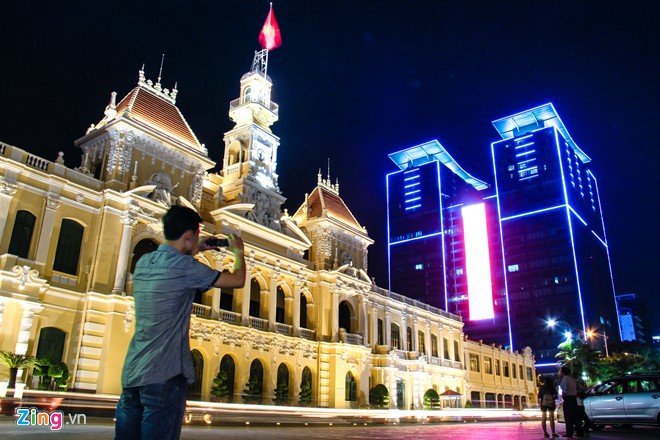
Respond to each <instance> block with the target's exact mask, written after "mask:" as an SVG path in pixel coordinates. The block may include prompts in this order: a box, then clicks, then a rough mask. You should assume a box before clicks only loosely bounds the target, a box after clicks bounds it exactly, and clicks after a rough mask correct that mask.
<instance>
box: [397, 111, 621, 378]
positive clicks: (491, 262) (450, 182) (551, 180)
mask: <svg viewBox="0 0 660 440" xmlns="http://www.w3.org/2000/svg"><path fill="white" fill-rule="evenodd" d="M493 125H494V126H495V128H496V130H497V131H498V133H499V134H500V136H501V137H502V140H500V141H497V142H494V143H493V144H492V145H491V148H492V159H493V170H494V185H493V186H489V185H487V184H486V183H485V182H483V181H482V180H480V179H477V178H475V177H473V176H471V175H470V174H468V173H467V172H465V171H464V170H463V169H462V168H461V167H460V166H459V165H458V163H456V161H455V160H454V159H453V158H452V157H451V156H450V155H449V153H448V152H447V151H446V149H445V148H444V147H443V146H442V145H441V144H440V143H439V142H438V141H431V142H427V143H425V144H422V145H418V146H415V147H411V148H408V149H405V150H402V151H398V152H396V153H392V154H390V155H389V156H390V158H391V159H392V161H393V162H394V163H395V164H396V165H397V166H398V167H399V170H398V171H396V172H393V173H391V174H389V175H388V176H387V196H388V200H387V206H388V213H387V216H388V264H389V287H390V289H391V290H393V291H395V292H400V293H402V294H404V295H406V296H408V297H410V298H414V299H417V300H420V301H422V302H425V303H427V304H430V305H433V306H436V307H440V308H442V309H445V310H447V311H449V312H452V313H455V314H457V315H460V316H462V317H463V320H464V322H465V332H466V333H467V334H468V335H470V337H471V338H473V339H482V340H483V341H484V342H487V343H494V344H499V345H502V346H506V347H511V348H512V349H514V350H519V349H523V348H524V347H525V346H530V347H532V348H533V350H534V352H535V354H536V360H537V363H538V364H543V363H548V364H552V365H554V364H555V362H556V359H555V357H554V356H555V354H556V353H557V345H558V344H559V343H560V342H562V341H563V340H564V339H565V338H566V334H567V333H566V332H568V331H570V332H572V334H573V337H584V335H585V334H586V332H593V334H594V335H596V336H600V339H599V338H596V339H595V340H594V341H595V343H596V341H600V342H599V343H600V344H602V341H603V339H604V338H605V337H612V338H616V339H618V338H619V325H618V318H617V313H616V307H615V299H614V287H613V282H612V273H611V268H610V259H609V252H608V247H607V238H606V235H605V225H604V222H603V216H602V212H601V205H600V198H599V193H598V183H597V181H596V177H595V176H594V174H593V172H592V171H591V170H590V167H589V163H590V161H591V159H590V158H589V157H588V156H587V155H586V154H585V153H584V152H583V151H582V150H581V149H580V148H579V147H578V146H577V145H576V143H575V142H574V141H573V140H572V138H571V137H570V135H569V133H568V131H567V130H566V127H565V126H564V124H563V123H562V121H561V119H560V118H559V116H558V114H557V112H556V111H555V109H554V107H553V106H552V104H545V105H542V106H540V107H537V108H534V109H531V110H527V111H524V112H521V113H517V114H515V115H512V116H508V117H506V118H502V119H498V120H496V121H494V122H493Z"/></svg>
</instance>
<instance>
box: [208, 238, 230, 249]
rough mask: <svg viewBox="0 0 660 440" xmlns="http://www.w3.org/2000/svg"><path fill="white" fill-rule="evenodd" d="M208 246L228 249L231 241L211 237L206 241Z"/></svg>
mask: <svg viewBox="0 0 660 440" xmlns="http://www.w3.org/2000/svg"><path fill="white" fill-rule="evenodd" d="M206 245H207V246H213V247H227V246H229V240H227V239H226V238H218V237H211V238H207V239H206Z"/></svg>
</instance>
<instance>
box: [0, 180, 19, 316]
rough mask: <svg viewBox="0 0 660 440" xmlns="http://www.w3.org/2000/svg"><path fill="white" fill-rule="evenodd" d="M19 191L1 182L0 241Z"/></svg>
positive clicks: (12, 185) (11, 185) (14, 186)
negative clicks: (13, 200) (15, 195)
mask: <svg viewBox="0 0 660 440" xmlns="http://www.w3.org/2000/svg"><path fill="white" fill-rule="evenodd" d="M17 190H18V187H17V186H16V185H14V184H11V183H7V182H0V239H2V236H3V235H4V231H5V225H6V224H7V217H8V216H9V208H10V207H11V201H12V199H13V198H14V194H16V191H17ZM0 319H2V318H0ZM0 322H2V321H0Z"/></svg>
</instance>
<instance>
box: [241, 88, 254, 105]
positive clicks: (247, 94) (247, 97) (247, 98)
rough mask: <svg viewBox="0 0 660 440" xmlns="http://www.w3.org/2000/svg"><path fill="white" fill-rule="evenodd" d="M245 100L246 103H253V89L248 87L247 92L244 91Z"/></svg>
mask: <svg viewBox="0 0 660 440" xmlns="http://www.w3.org/2000/svg"><path fill="white" fill-rule="evenodd" d="M243 100H244V102H250V101H252V87H246V88H245V90H243Z"/></svg>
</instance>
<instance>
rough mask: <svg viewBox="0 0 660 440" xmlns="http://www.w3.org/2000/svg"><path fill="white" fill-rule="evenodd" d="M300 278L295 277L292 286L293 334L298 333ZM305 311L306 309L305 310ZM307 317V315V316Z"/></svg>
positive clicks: (297, 334)
mask: <svg viewBox="0 0 660 440" xmlns="http://www.w3.org/2000/svg"><path fill="white" fill-rule="evenodd" d="M302 284H303V283H302V280H300V279H297V280H296V281H295V282H294V287H293V321H292V325H293V336H299V335H300V295H301V293H300V288H301V287H302ZM305 312H307V310H305ZM307 319H309V316H308V317H307Z"/></svg>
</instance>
